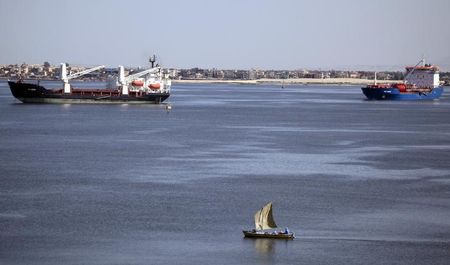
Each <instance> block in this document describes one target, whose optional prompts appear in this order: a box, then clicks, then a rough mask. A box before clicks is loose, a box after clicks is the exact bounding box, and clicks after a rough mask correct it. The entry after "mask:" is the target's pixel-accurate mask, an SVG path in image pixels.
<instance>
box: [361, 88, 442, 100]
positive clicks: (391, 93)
mask: <svg viewBox="0 0 450 265" xmlns="http://www.w3.org/2000/svg"><path fill="white" fill-rule="evenodd" d="M361 90H362V92H363V93H364V95H365V96H366V97H367V99H369V100H433V99H438V98H439V97H441V95H442V92H443V91H444V87H442V86H440V87H436V88H434V89H432V90H431V91H430V92H427V93H425V92H400V90H399V89H397V88H393V87H390V88H372V87H363V88H361Z"/></svg>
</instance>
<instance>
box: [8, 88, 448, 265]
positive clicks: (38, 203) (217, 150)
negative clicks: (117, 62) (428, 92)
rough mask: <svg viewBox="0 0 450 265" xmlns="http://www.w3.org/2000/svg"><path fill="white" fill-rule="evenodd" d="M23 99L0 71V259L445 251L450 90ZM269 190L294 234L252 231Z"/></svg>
mask: <svg viewBox="0 0 450 265" xmlns="http://www.w3.org/2000/svg"><path fill="white" fill-rule="evenodd" d="M169 103H170V104H171V105H172V107H173V108H172V111H171V112H170V113H168V112H166V110H165V108H164V105H161V106H157V105H155V106H154V105H152V106H129V105H117V106H103V105H27V104H21V103H18V102H17V101H15V100H14V98H13V97H12V96H11V94H10V92H9V89H8V88H7V84H6V83H4V82H1V83H0V263H1V264H448V261H449V260H450V163H449V161H450V93H449V89H448V88H447V91H446V92H445V94H444V95H443V97H442V98H441V100H439V101H431V102H424V101H423V102H371V101H365V100H364V97H363V95H362V93H361V91H360V89H359V88H358V87H345V86H342V87H320V86H314V87H309V86H291V87H288V88H284V89H281V88H280V87H279V86H270V85H264V86H263V85H261V86H244V85H175V86H174V87H173V95H172V96H171V98H170V99H169ZM268 201H273V204H274V214H275V220H276V222H277V223H278V225H279V226H281V227H284V226H288V227H289V228H290V229H291V230H293V231H295V232H296V234H297V236H298V238H297V239H296V240H294V241H289V242H286V241H271V240H249V239H244V238H243V237H242V233H241V230H242V229H247V228H251V227H252V225H253V223H252V222H253V214H254V212H255V211H256V210H258V209H259V208H260V207H261V206H263V205H264V204H265V203H266V202H268Z"/></svg>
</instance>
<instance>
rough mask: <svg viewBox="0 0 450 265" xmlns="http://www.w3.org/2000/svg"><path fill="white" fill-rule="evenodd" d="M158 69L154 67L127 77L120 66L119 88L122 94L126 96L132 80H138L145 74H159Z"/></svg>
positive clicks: (159, 69)
mask: <svg viewBox="0 0 450 265" xmlns="http://www.w3.org/2000/svg"><path fill="white" fill-rule="evenodd" d="M160 71H161V68H160V67H154V68H150V69H147V70H144V71H141V72H139V73H135V74H131V75H128V76H125V71H124V68H123V66H122V65H119V80H118V81H119V86H121V87H122V94H123V95H128V84H129V83H131V82H132V81H133V80H134V79H136V78H139V77H141V76H144V75H147V74H153V73H157V72H160Z"/></svg>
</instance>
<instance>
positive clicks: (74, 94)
mask: <svg viewBox="0 0 450 265" xmlns="http://www.w3.org/2000/svg"><path fill="white" fill-rule="evenodd" d="M8 84H9V88H10V89H11V93H12V94H13V96H14V97H15V98H17V99H18V100H20V101H21V102H23V103H57V104H58V103H59V104H65V103H106V104H108V103H110V104H114V103H116V104H143V103H154V104H159V103H161V102H163V101H164V100H166V99H167V98H168V97H169V96H170V92H169V91H165V92H158V91H147V92H145V91H143V90H136V91H131V90H130V91H129V92H128V95H124V94H123V93H122V91H121V89H91V88H90V89H81V88H80V89H77V88H71V89H70V93H65V92H64V89H62V88H61V89H46V88H45V87H43V86H41V85H38V84H32V83H27V82H22V81H17V82H13V81H8Z"/></svg>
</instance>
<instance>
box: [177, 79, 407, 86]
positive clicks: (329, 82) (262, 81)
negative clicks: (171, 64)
mask: <svg viewBox="0 0 450 265" xmlns="http://www.w3.org/2000/svg"><path fill="white" fill-rule="evenodd" d="M172 82H173V83H175V84H253V85H256V84H279V85H281V84H286V85H289V84H303V85H307V84H308V85H367V84H373V80H370V79H356V78H326V79H314V78H293V79H257V80H214V79H198V80H172ZM398 82H402V81H400V80H382V81H378V83H398Z"/></svg>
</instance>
